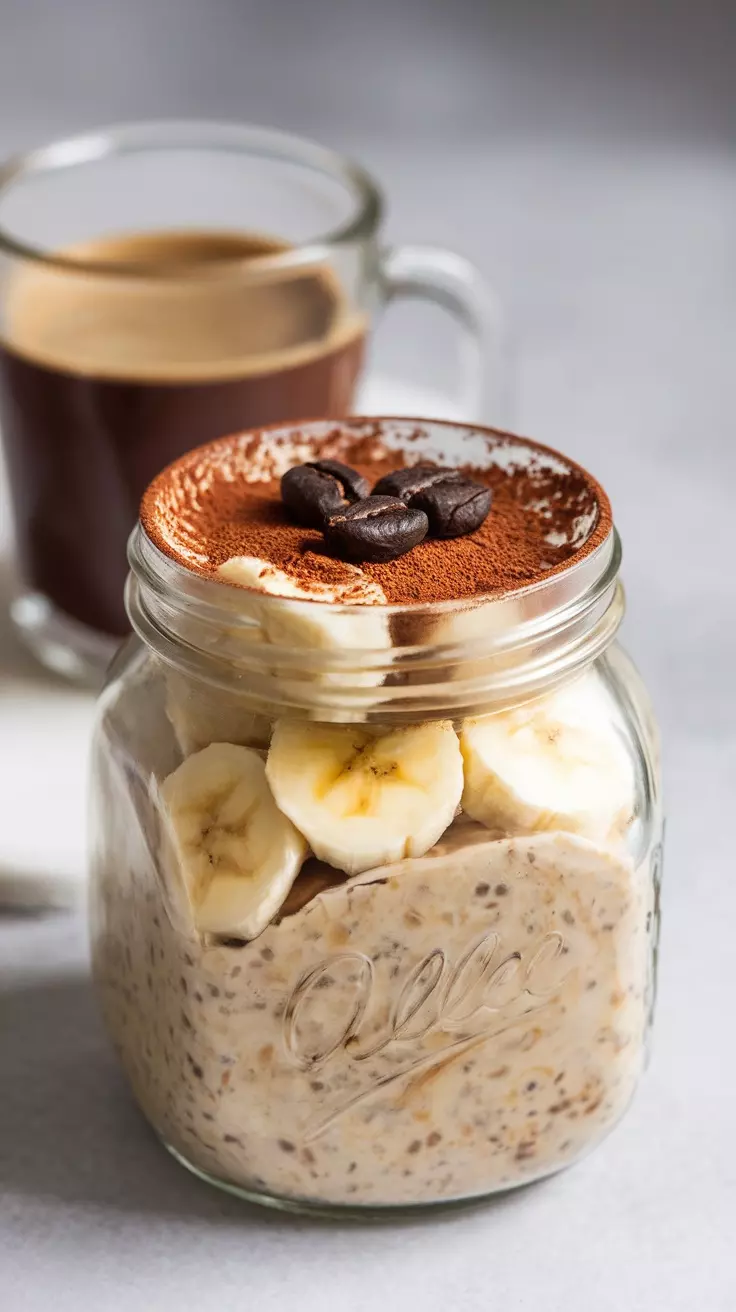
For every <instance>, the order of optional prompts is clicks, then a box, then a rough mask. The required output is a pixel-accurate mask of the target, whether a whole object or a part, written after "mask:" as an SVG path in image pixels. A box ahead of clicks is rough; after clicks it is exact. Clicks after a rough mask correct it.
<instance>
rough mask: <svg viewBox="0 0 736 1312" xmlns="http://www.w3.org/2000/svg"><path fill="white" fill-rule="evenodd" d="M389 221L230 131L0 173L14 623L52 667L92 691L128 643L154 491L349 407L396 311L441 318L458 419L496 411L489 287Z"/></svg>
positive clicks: (161, 129) (303, 160)
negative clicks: (213, 451) (127, 586)
mask: <svg viewBox="0 0 736 1312" xmlns="http://www.w3.org/2000/svg"><path fill="white" fill-rule="evenodd" d="M381 219H382V199H381V195H380V193H379V191H378V189H377V187H376V185H375V183H374V182H373V181H372V180H371V178H370V177H369V176H368V175H367V174H366V173H365V172H364V171H363V170H362V169H360V168H359V167H357V166H356V165H354V164H352V163H350V162H348V161H347V160H344V159H342V158H341V157H339V156H338V155H336V154H333V153H332V152H331V151H329V150H326V149H324V148H322V147H320V146H317V145H313V144H311V143H310V142H307V141H302V140H300V139H298V138H296V137H291V136H286V135H284V134H282V133H279V132H273V131H268V130H264V129H261V128H252V127H241V126H236V125H230V124H212V123H209V124H208V123H201V124H198V123H167V124H148V125H146V124H137V125H133V126H129V127H124V128H116V129H113V130H110V131H105V132H100V133H94V134H90V135H87V136H82V137H77V138H73V139H70V140H67V141H63V142H58V143H56V144H54V145H51V146H48V147H46V148H45V149H41V150H38V151H35V152H33V153H31V154H29V155H27V156H25V157H23V158H18V159H14V160H11V161H10V162H9V163H7V164H6V165H5V167H4V168H3V169H2V170H0V424H1V426H2V435H3V440H4V448H5V457H6V463H7V468H8V475H9V480H10V490H11V499H12V504H13V509H14V518H15V529H16V538H17V548H18V556H19V565H20V573H21V579H22V587H23V592H22V594H21V595H20V596H19V597H18V598H17V600H16V601H15V603H14V606H13V618H14V621H15V623H16V625H17V626H18V628H19V629H20V631H21V632H22V635H23V636H24V638H25V640H26V642H27V643H28V645H29V646H30V647H31V648H32V649H33V650H34V652H35V653H36V655H37V656H38V657H39V658H40V659H41V660H42V661H43V662H44V663H45V664H47V665H48V666H50V667H52V668H54V669H56V670H59V671H61V672H63V673H66V674H68V675H70V676H72V677H77V678H80V677H81V678H95V677H97V676H98V675H99V673H100V671H101V669H102V668H104V666H105V665H106V664H107V662H108V660H109V657H110V655H111V653H112V651H113V650H114V648H115V646H116V645H117V640H118V639H119V638H120V637H121V636H123V635H124V634H125V633H126V632H127V627H128V626H127V621H126V616H125V611H124V608H123V584H124V579H125V573H126V552H125V548H126V542H127V538H128V535H129V533H130V531H131V529H132V527H133V525H134V523H135V521H136V516H137V509H138V501H139V498H140V495H141V493H142V491H143V489H144V488H145V487H146V485H147V484H148V482H149V481H150V479H151V478H152V477H153V475H154V474H155V473H156V472H157V471H158V470H159V469H161V468H163V466H165V465H166V464H168V463H169V461H171V460H173V459H175V458H176V457H177V456H179V455H180V454H181V453H182V452H184V451H186V450H188V449H190V448H192V447H194V446H197V445H199V444H200V443H203V442H205V441H208V440H209V439H211V438H213V437H216V436H219V435H221V434H223V433H228V432H232V431H235V430H240V429H246V428H252V427H256V426H258V425H260V424H266V423H270V422H273V421H278V420H289V419H296V418H306V417H309V416H322V415H327V416H331V415H334V416H335V417H341V416H344V415H346V414H348V413H350V411H351V410H352V409H353V408H354V401H355V395H356V387H357V385H358V383H359V381H360V380H361V377H362V374H363V370H364V364H365V357H366V342H367V337H368V334H369V332H370V330H371V328H372V326H373V325H374V323H375V319H376V316H377V314H378V312H379V311H380V310H381V309H382V308H383V307H384V306H385V305H386V304H387V303H388V302H390V301H392V300H394V299H396V298H397V297H415V298H422V299H425V300H429V301H433V302H435V303H436V304H438V305H439V306H441V307H443V308H444V309H446V310H448V311H449V312H450V314H451V315H453V316H454V317H455V319H456V320H457V321H458V323H459V324H460V327H461V331H462V347H463V352H462V359H463V364H464V368H463V373H464V378H463V380H462V395H461V397H460V399H459V404H458V408H459V409H460V410H461V411H462V412H463V417H464V418H465V417H467V419H468V420H471V419H475V418H478V417H479V414H480V412H481V411H482V410H485V411H486V412H487V411H488V409H489V408H490V409H493V408H494V407H493V400H494V398H493V396H492V395H491V396H483V395H482V391H483V387H484V379H487V378H490V380H491V383H492V384H493V386H494V387H497V386H498V379H497V372H498V370H497V366H498V355H499V351H498V333H497V327H496V322H497V321H496V315H495V311H494V303H493V298H492V296H491V294H490V292H489V290H488V288H487V287H486V286H485V285H484V283H483V280H482V278H481V277H480V275H479V274H478V273H477V272H476V270H475V269H474V268H473V267H472V266H471V265H470V264H468V263H467V261H465V260H464V259H462V258H461V257H460V256H457V255H453V254H451V253H450V252H447V251H442V250H437V249H433V248H429V247H427V248H424V247H398V248H396V247H394V248H393V249H386V248H385V247H384V246H382V244H381V237H380V230H381Z"/></svg>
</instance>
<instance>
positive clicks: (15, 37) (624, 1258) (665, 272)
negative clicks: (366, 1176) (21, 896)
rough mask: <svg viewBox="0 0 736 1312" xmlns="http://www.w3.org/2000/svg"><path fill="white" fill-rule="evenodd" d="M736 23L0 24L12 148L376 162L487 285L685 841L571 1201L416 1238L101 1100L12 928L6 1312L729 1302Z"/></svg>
mask: <svg viewBox="0 0 736 1312" xmlns="http://www.w3.org/2000/svg"><path fill="white" fill-rule="evenodd" d="M733 12H734V11H733V7H732V6H731V5H730V4H729V3H728V2H727V0H724V3H722V4H720V5H718V4H715V3H711V2H710V0H707V2H706V3H702V2H701V3H699V4H698V5H694V4H692V3H679V2H677V0H674V2H671V3H669V4H656V5H655V4H653V3H652V4H647V3H641V0H640V2H639V3H634V0H620V2H619V3H613V0H612V3H610V5H605V6H602V5H598V4H595V3H588V4H584V3H580V4H572V3H557V4H556V3H554V2H553V0H549V2H548V3H544V2H543V0H539V3H537V4H534V3H530V2H529V0H523V2H519V0H517V3H516V4H507V5H504V4H499V5H493V4H490V3H488V4H483V3H481V2H480V0H478V3H476V4H471V3H469V0H444V2H440V0H437V3H423V4H422V3H419V2H418V0H417V3H410V2H408V0H393V2H392V0H364V3H352V2H351V0H344V2H343V3H339V0H333V3H328V0H319V2H316V0H291V3H287V2H286V0H270V2H269V0H262V2H261V3H248V2H247V0H241V2H240V3H238V0H209V2H208V3H205V0H199V3H197V2H196V0H178V3H175V0H148V3H143V0H128V2H127V3H126V4H122V3H116V4H112V3H110V2H109V0H96V2H95V0H68V2H67V3H65V4H60V3H54V0H0V146H2V148H3V149H8V148H10V147H15V146H17V145H26V144H30V143H32V142H36V141H40V140H43V139H45V138H47V137H49V136H53V135H58V134H60V133H63V132H67V131H69V130H76V129H78V128H82V127H86V126H88V125H91V124H94V123H98V122H106V121H113V120H116V119H121V118H122V119H125V118H130V117H140V116H144V115H145V116H156V115H173V114H186V115H194V114H207V115H211V116H228V117H239V118H250V119H252V120H255V121H262V122H271V123H273V124H276V125H278V126H281V127H284V128H289V129H293V130H296V131H301V132H304V133H307V134H312V135H314V136H317V137H319V138H322V139H323V140H325V141H326V142H328V143H330V144H332V145H334V146H337V147H338V148H343V149H349V150H350V151H351V152H353V153H356V154H358V155H360V156H361V157H362V158H363V159H364V161H365V162H367V163H368V164H369V166H371V167H372V168H373V169H374V170H375V171H376V172H377V173H378V174H379V176H380V177H381V178H382V179H383V181H384V183H385V184H386V186H387V189H388V191H389V193H390V197H391V202H392V204H391V222H390V230H391V234H392V236H394V237H395V238H401V239H412V240H431V241H440V242H447V243H451V244H453V245H455V246H457V247H458V248H459V249H461V250H462V251H464V253H466V254H468V255H470V256H471V257H472V258H473V259H475V260H476V261H477V263H478V264H479V265H480V266H481V267H482V268H483V269H484V271H485V272H486V273H487V274H488V275H489V276H491V277H492V278H493V280H494V281H495V283H496V285H497V287H498V288H499V290H500V292H501V293H502V296H503V298H504V300H505V302H506V304H507V306H508V308H509V311H510V315H511V318H512V321H513V323H514V327H515V333H516V338H517V345H518V352H517V377H516V395H517V404H516V414H515V420H516V425H517V427H518V428H519V429H520V430H521V431H526V432H531V433H533V434H534V435H536V436H538V437H540V438H542V439H544V440H547V441H549V442H552V443H554V444H558V445H560V446H563V447H564V448H565V449H566V450H568V451H569V452H570V453H571V454H573V455H575V456H578V457H579V458H581V459H583V460H584V461H586V462H587V463H588V464H589V465H590V466H591V467H592V468H593V470H594V471H595V472H596V473H597V474H598V475H599V476H600V477H601V478H602V480H603V481H604V482H605V483H606V485H607V486H608V488H609V491H610V493H611V495H612V498H613V501H614V506H615V509H616V512H617V518H618V522H619V526H620V528H621V531H622V534H623V538H624V544H625V553H626V556H625V574H626V581H627V586H628V594H629V619H628V621H627V627H626V641H627V643H628V645H629V647H630V649H631V650H632V652H633V653H634V655H635V657H636V658H637V660H638V661H639V663H640V665H641V667H642V668H643V671H644V673H645V675H646V677H647V679H648V681H649V683H650V685H651V687H652V689H653V693H654V698H655V702H656V705H657V709H658V711H659V714H660V717H661V720H662V724H663V729H664V740H665V756H666V770H667V791H668V799H669V813H670V823H669V830H668V844H667V853H666V883H667V888H666V902H665V935H664V943H663V954H662V976H661V992H660V1006H659V1018H658V1034H657V1043H656V1047H655V1057H654V1062H653V1065H652V1068H651V1071H650V1073H649V1075H648V1077H647V1080H646V1082H645V1084H644V1086H643V1088H642V1091H641V1094H640V1096H639V1098H638V1100H637V1102H636V1104H635V1106H634V1108H633V1110H632V1112H631V1114H630V1116H629V1117H628V1119H627V1121H626V1123H625V1124H624V1125H623V1126H622V1127H621V1128H620V1129H619V1131H618V1132H617V1133H616V1134H615V1136H614V1137H613V1138H612V1139H611V1140H610V1141H609V1142H608V1143H607V1144H606V1145H605V1146H604V1147H603V1148H602V1149H601V1150H600V1151H599V1152H598V1153H597V1154H595V1155H594V1156H593V1157H592V1158H591V1159H590V1161H589V1162H587V1163H585V1164H584V1165H581V1166H580V1167H579V1168H577V1169H576V1170H575V1171H573V1172H571V1173H569V1174H567V1175H564V1176H561V1177H559V1178H557V1179H555V1180H554V1181H552V1182H550V1183H548V1184H545V1185H542V1186H539V1187H537V1188H535V1189H532V1190H531V1191H528V1192H526V1193H522V1194H518V1195H516V1196H513V1197H511V1198H509V1199H507V1200H504V1201H501V1202H499V1203H498V1204H496V1205H494V1206H491V1207H487V1208H485V1209H484V1210H482V1211H479V1212H475V1213H472V1214H469V1215H458V1216H452V1217H450V1218H448V1219H444V1220H438V1221H432V1222H423V1223H420V1224H416V1225H411V1226H402V1227H389V1226H380V1227H369V1226H331V1227H326V1226H322V1225H316V1224H309V1223H306V1222H301V1221H294V1220H289V1219H283V1218H278V1217H272V1216H270V1215H268V1214H262V1213H260V1212H259V1211H255V1210H251V1209H248V1208H246V1207H244V1206H241V1205H238V1204H237V1203H236V1202H235V1201H233V1200H227V1199H224V1198H220V1197H218V1196H216V1195H214V1194H213V1193H210V1192H208V1191H207V1190H206V1189H205V1188H204V1186H200V1185H198V1184H197V1183H196V1182H195V1181H193V1180H190V1179H189V1178H188V1177H187V1176H186V1175H185V1174H184V1173H183V1172H182V1171H181V1170H180V1169H179V1168H178V1167H177V1166H175V1165H174V1163H173V1162H170V1161H169V1160H168V1159H167V1158H166V1157H165V1156H164V1155H163V1154H162V1153H161V1152H160V1151H159V1150H158V1148H157V1147H156V1145H155V1144H154V1142H153V1140H152V1138H151V1136H150V1135H149V1133H148V1132H147V1131H146V1129H145V1128H144V1126H143V1125H142V1123H141V1121H140V1120H139V1118H138V1116H137V1114H136V1113H135V1112H134V1110H133V1109H132V1107H131V1105H130V1103H129V1101H128V1099H127V1096H126V1093H125V1091H124V1089H123V1087H122V1084H121V1081H120V1079H119V1078H118V1075H117V1073H116V1069H115V1066H114V1063H113V1060H112V1058H111V1056H110V1055H109V1053H108V1050H107V1047H106V1045H105V1042H104V1039H103V1036H102V1034H101V1031H100V1027H99V1024H98V1021H97V1017H96V1014H95V1010H94V1005H93V1000H92V997H91V994H90V989H89V986H88V982H87V977H86V966H85V961H86V952H85V941H84V926H83V921H82V918H81V917H74V916H67V917H62V916H59V917H49V918H41V919H25V920H18V919H13V918H10V917H8V918H7V919H6V920H5V921H4V922H0V1194H1V1195H2V1199H1V1202H0V1214H2V1223H1V1225H0V1288H1V1290H2V1293H1V1294H0V1301H2V1305H3V1307H4V1308H7V1309H8V1312H46V1309H49V1308H53V1309H54V1312H67V1309H68V1310H69V1312H72V1310H73V1312H78V1310H79V1309H87V1308H90V1309H95V1312H97V1310H99V1312H108V1310H109V1312H118V1310H120V1312H122V1310H126V1312H127V1309H148V1308H156V1309H159V1308H161V1309H163V1308H168V1307H169V1306H171V1307H177V1308H178V1309H181V1310H182V1312H186V1310H187V1309H196V1310H197V1312H209V1310H210V1309H213V1310H214V1309H217V1312H224V1309H230V1308H241V1307H242V1308H252V1309H255V1308H259V1309H261V1308H262V1309H264V1312H266V1309H271V1308H274V1309H276V1308H279V1309H280V1308H290V1307H298V1308H299V1309H301V1310H303V1312H311V1310H312V1309H315V1310H316V1309H319V1312H331V1310H332V1309H340V1310H341V1312H342V1309H346V1308H350V1309H355V1310H356V1312H363V1309H369V1308H376V1307H382V1308H385V1309H387V1312H388V1310H389V1309H399V1308H404V1307H421V1308H422V1309H423V1310H424V1312H434V1310H435V1309H437V1312H439V1309H443V1312H444V1310H445V1309H453V1310H454V1309H458V1310H459V1312H466V1310H468V1312H471V1310H473V1312H474V1310H475V1309H478V1310H480V1309H487V1308H489V1307H491V1308H502V1307H503V1308H509V1309H512V1308H513V1309H516V1308H519V1309H527V1308H528V1309H534V1310H535V1312H536V1310H537V1309H538V1308H541V1307H544V1308H545V1309H549V1312H558V1309H565V1312H583V1309H585V1312H588V1310H589V1309H591V1308H595V1309H600V1310H601V1312H624V1309H625V1310H626V1312H639V1310H641V1312H644V1310H646V1312H685V1310H687V1312H691V1310H692V1309H696V1308H697V1309H700V1308H707V1309H709V1312H726V1309H732V1308H733V1307H734V1305H736V1273H735V1269H734V1257H733V1250H734V1245H733V1233H734V1224H735V1223H736V1153H735V1150H734V1132H733V1114H734V1100H735V1095H736V1079H735V1078H734V1077H735V1075H736V1063H735V1059H734V1036H735V1032H736V1026H735V1024H734V1002H736V997H735V996H734V987H733V980H734V968H733V964H732V963H733V942H734V930H733V926H734V924H736V892H735V891H734V890H735V887H736V872H735V871H734V860H733V837H732V834H733V819H732V815H733V811H734V809H736V703H735V701H734V696H733V682H734V666H735V662H736V624H735V622H734V601H735V600H736V585H735V584H734V556H735V554H736V553H735V552H734V547H733V542H732V535H733V532H734V528H733V505H734V487H735V486H736V458H735V456H734V449H735V445H734V444H735V443H736V433H735V431H734V413H735V411H736V405H735V402H736V395H735V393H736V385H735V383H734V378H735V371H734V348H735V344H736V288H735V286H734V278H735V272H736V268H735V266H736V261H735V258H734V225H735V223H736V166H735V165H734V159H733V155H732V154H731V147H732V143H733V130H734V127H735V126H736V123H735V122H734V120H735V117H736V114H735V101H734V94H733V85H732V84H733V76H734V54H735V51H736V47H735V43H734V29H733ZM446 345H447V341H446V337H445V336H444V329H443V328H442V326H441V324H440V323H439V322H434V321H432V320H431V317H429V316H427V315H426V313H425V314H424V316H422V314H421V313H420V312H418V311H417V312H416V313H415V312H414V311H409V310H404V311H401V312H400V313H399V312H397V314H396V316H395V320H394V322H393V323H392V324H387V325H386V330H385V334H384V342H383V347H382V351H383V353H384V358H387V357H388V354H389V353H391V355H392V357H393V359H395V360H398V361H399V362H400V364H401V367H402V368H403V369H405V370H406V371H407V372H409V371H412V370H413V371H414V373H415V376H420V375H421V374H422V373H423V374H424V375H425V376H427V371H429V370H431V372H432V374H433V375H436V376H438V377H440V376H443V377H444V376H445V372H446V371H447V369H448V366H447V364H446V360H445V355H446ZM448 376H449V375H448ZM2 650H4V651H6V652H11V644H10V640H9V639H8V638H7V635H5V637H4V638H3V644H2ZM9 658H10V657H9ZM13 659H15V660H16V661H17V659H18V658H17V653H16V654H15V656H14V657H13ZM38 823H39V824H41V825H42V824H43V823H44V802H43V798H42V797H39V798H38Z"/></svg>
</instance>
